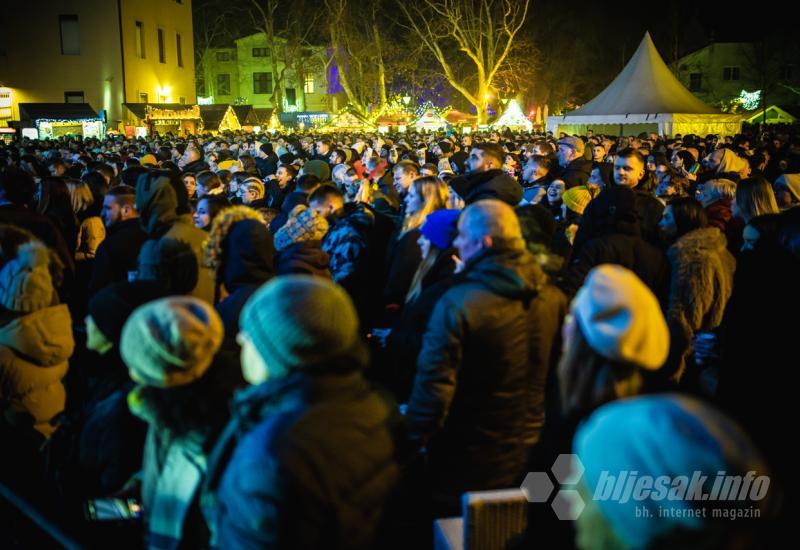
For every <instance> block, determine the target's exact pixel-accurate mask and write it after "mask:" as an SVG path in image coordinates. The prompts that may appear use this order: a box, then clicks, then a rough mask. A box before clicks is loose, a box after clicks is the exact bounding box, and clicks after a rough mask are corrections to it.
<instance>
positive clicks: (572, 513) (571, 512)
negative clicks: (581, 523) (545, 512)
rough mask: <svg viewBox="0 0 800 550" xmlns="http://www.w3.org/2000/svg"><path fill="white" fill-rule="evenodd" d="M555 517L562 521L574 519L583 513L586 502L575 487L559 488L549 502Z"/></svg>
mask: <svg viewBox="0 0 800 550" xmlns="http://www.w3.org/2000/svg"><path fill="white" fill-rule="evenodd" d="M550 506H551V507H552V508H553V512H555V514H556V517H557V518H558V519H560V520H562V521H575V520H576V519H578V517H580V515H581V514H582V513H583V509H584V508H586V503H585V502H583V499H582V498H581V495H580V494H578V491H577V490H575V489H561V490H560V491H559V492H558V493H556V496H555V498H554V499H553V502H552V503H551V504H550Z"/></svg>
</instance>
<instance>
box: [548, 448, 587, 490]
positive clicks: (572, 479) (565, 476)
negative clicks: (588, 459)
mask: <svg viewBox="0 0 800 550" xmlns="http://www.w3.org/2000/svg"><path fill="white" fill-rule="evenodd" d="M552 471H553V475H554V476H555V478H556V481H558V482H559V483H560V484H561V485H576V484H577V483H578V482H579V481H580V479H581V477H582V476H583V472H584V471H585V469H584V467H583V463H582V462H581V460H580V459H579V458H578V455H575V454H561V455H558V458H556V460H555V462H553V467H552Z"/></svg>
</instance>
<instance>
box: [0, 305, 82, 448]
mask: <svg viewBox="0 0 800 550" xmlns="http://www.w3.org/2000/svg"><path fill="white" fill-rule="evenodd" d="M74 348H75V341H74V340H73V338H72V318H71V317H70V313H69V310H68V309H67V306H66V305H63V304H62V305H58V306H53V307H48V308H45V309H40V310H38V311H35V312H33V313H29V314H27V315H24V316H22V317H18V318H16V319H14V320H12V321H11V322H9V323H7V324H5V325H3V326H2V327H0V411H2V414H3V416H5V417H6V419H7V420H8V419H9V418H14V417H17V416H20V417H21V418H20V419H19V421H20V422H23V423H27V422H30V420H31V419H32V422H30V423H32V424H33V428H35V429H36V430H37V431H38V432H40V433H41V434H42V435H44V436H45V437H49V436H50V435H51V434H52V433H53V432H54V431H55V427H54V426H53V425H51V423H50V422H51V420H53V419H54V418H55V417H56V416H57V415H58V414H59V413H60V412H62V411H63V410H64V404H65V402H66V393H65V391H64V384H63V383H62V379H63V378H64V376H65V375H66V374H67V369H68V365H67V360H68V359H69V358H70V356H72V352H73V350H74ZM12 423H16V422H15V421H13V420H12Z"/></svg>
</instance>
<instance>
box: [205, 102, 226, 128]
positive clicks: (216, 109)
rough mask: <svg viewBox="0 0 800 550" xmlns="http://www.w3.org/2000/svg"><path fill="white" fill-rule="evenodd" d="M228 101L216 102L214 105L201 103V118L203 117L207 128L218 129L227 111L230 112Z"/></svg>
mask: <svg viewBox="0 0 800 550" xmlns="http://www.w3.org/2000/svg"><path fill="white" fill-rule="evenodd" d="M229 108H230V105H229V104H228V103H215V104H213V105H200V118H202V119H203V127H204V128H205V129H206V130H216V129H217V128H219V125H220V123H222V119H223V118H225V113H227V112H228V109H229Z"/></svg>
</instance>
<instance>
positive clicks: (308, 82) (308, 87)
mask: <svg viewBox="0 0 800 550" xmlns="http://www.w3.org/2000/svg"><path fill="white" fill-rule="evenodd" d="M303 91H304V92H305V93H307V94H313V93H314V76H313V75H306V78H305V82H304V83H303Z"/></svg>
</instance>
